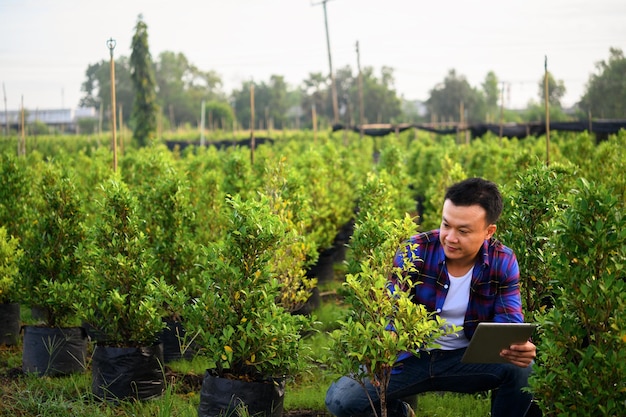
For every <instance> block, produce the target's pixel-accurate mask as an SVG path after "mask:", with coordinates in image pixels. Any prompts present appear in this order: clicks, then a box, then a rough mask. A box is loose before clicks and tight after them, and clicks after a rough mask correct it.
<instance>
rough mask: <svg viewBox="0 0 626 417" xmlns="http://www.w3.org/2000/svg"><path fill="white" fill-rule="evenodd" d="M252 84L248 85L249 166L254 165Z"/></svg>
mask: <svg viewBox="0 0 626 417" xmlns="http://www.w3.org/2000/svg"><path fill="white" fill-rule="evenodd" d="M254 145H255V139H254V83H250V164H252V165H254Z"/></svg>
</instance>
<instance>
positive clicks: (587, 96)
mask: <svg viewBox="0 0 626 417" xmlns="http://www.w3.org/2000/svg"><path fill="white" fill-rule="evenodd" d="M609 52H610V56H609V59H608V61H600V62H598V63H596V69H597V70H598V73H597V74H592V75H591V76H590V77H589V81H588V82H587V86H586V90H585V93H584V95H583V97H582V99H581V101H580V109H581V110H582V111H583V112H584V113H585V116H586V115H589V114H591V115H592V117H599V118H602V119H622V118H624V117H626V58H624V53H623V51H622V50H621V49H619V48H610V49H609Z"/></svg>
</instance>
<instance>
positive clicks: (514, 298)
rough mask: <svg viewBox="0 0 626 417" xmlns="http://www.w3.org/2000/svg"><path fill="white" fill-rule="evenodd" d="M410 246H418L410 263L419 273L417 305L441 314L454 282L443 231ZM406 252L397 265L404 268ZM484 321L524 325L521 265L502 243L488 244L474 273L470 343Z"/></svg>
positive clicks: (415, 279) (467, 321) (468, 326)
mask: <svg viewBox="0 0 626 417" xmlns="http://www.w3.org/2000/svg"><path fill="white" fill-rule="evenodd" d="M408 243H409V244H416V245H417V246H416V247H415V248H414V250H413V251H411V252H410V253H409V254H408V256H409V258H408V259H411V261H412V262H414V264H415V267H416V270H417V272H412V273H410V274H409V276H410V277H411V279H412V281H413V282H419V284H418V285H415V286H414V287H413V301H414V302H416V303H420V304H423V305H424V306H426V308H427V310H428V311H430V312H440V311H441V309H442V308H443V302H444V300H445V298H446V295H447V293H448V288H449V286H450V278H449V277H448V270H447V268H446V256H445V254H444V251H443V248H442V246H441V242H440V241H439V230H431V231H430V232H424V233H419V234H417V235H415V236H412V237H411V238H410V239H409V241H408ZM402 255H403V254H402V251H398V254H397V255H396V256H395V259H394V265H395V266H401V265H402V262H403V256H402ZM481 321H487V322H499V323H518V322H523V321H524V315H523V313H522V300H521V295H520V288H519V265H518V264H517V258H516V257H515V254H514V253H513V251H512V250H511V249H510V248H508V247H506V246H504V245H503V244H502V243H501V242H500V241H499V240H497V239H494V238H491V239H489V240H485V242H484V244H483V246H482V248H481V249H480V251H479V253H478V257H477V258H476V264H475V265H474V270H473V272H472V282H471V287H470V298H469V302H468V305H467V311H466V313H465V321H464V324H463V330H464V332H465V336H466V337H467V338H468V339H471V338H472V335H473V334H474V332H475V331H476V327H477V326H478V323H479V322H481Z"/></svg>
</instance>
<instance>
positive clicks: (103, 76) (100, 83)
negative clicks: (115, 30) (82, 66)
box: [79, 56, 134, 126]
mask: <svg viewBox="0 0 626 417" xmlns="http://www.w3.org/2000/svg"><path fill="white" fill-rule="evenodd" d="M85 75H86V77H87V79H86V80H85V81H84V82H83V84H82V86H81V91H83V92H84V93H85V95H84V96H83V97H82V98H81V99H80V104H79V105H80V106H81V107H95V108H96V109H100V106H102V110H103V119H104V122H105V123H106V124H105V126H109V121H110V120H111V64H110V62H108V61H104V60H102V61H100V62H98V63H95V64H90V65H89V66H88V67H87V70H86V71H85ZM133 98H134V92H133V85H132V81H131V77H130V66H129V62H128V58H127V57H125V56H120V57H119V58H117V59H116V60H115V99H116V105H117V109H118V111H119V109H120V108H121V109H126V111H127V110H128V109H131V108H132V105H133ZM122 111H124V110H122Z"/></svg>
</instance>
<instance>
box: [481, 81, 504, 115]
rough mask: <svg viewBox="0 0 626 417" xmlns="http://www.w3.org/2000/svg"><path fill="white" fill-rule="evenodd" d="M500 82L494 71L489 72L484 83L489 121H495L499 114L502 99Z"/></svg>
mask: <svg viewBox="0 0 626 417" xmlns="http://www.w3.org/2000/svg"><path fill="white" fill-rule="evenodd" d="M499 84H500V82H499V81H498V77H497V76H496V74H495V73H494V72H493V71H489V72H488V73H487V76H486V77H485V81H483V84H482V87H483V93H484V94H485V107H486V110H487V119H488V121H492V122H493V121H494V120H495V119H496V115H497V114H498V101H499V98H500V87H499Z"/></svg>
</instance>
